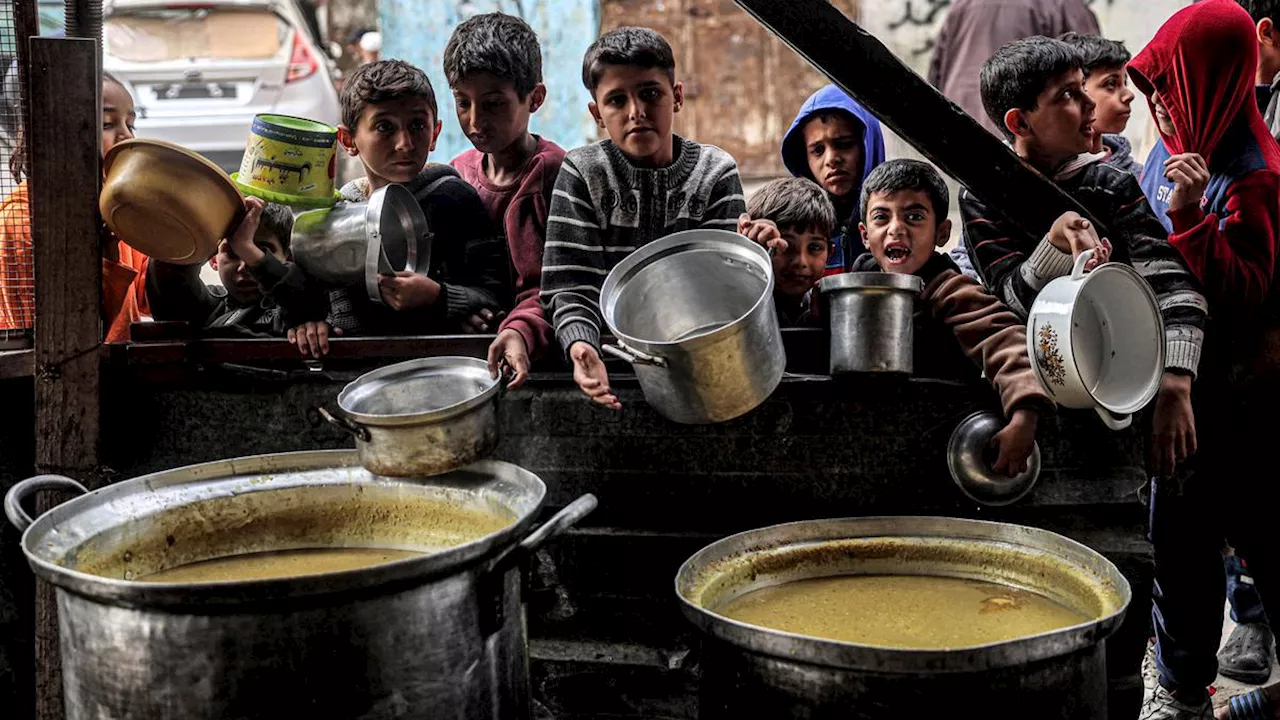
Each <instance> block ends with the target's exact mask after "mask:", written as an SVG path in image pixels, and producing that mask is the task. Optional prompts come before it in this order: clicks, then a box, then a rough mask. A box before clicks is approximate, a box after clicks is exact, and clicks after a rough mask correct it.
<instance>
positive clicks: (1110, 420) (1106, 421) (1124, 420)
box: [1089, 251, 1133, 430]
mask: <svg viewBox="0 0 1280 720" xmlns="http://www.w3.org/2000/svg"><path fill="white" fill-rule="evenodd" d="M1089 252H1092V251H1089ZM1093 409H1094V410H1095V411H1097V413H1098V417H1100V418H1102V424H1103V425H1106V426H1107V427H1109V428H1111V429H1112V430H1123V429H1125V428H1127V427H1129V425H1130V424H1131V423H1132V422H1133V416H1132V415H1117V414H1116V413H1113V412H1111V411H1110V410H1108V409H1106V408H1104V407H1098V406H1096V405H1095V406H1094V408H1093Z"/></svg>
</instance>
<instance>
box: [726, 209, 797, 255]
mask: <svg viewBox="0 0 1280 720" xmlns="http://www.w3.org/2000/svg"><path fill="white" fill-rule="evenodd" d="M738 234H739V235H745V236H746V237H747V239H748V240H750V241H752V242H756V243H759V244H761V245H763V246H764V249H765V250H768V251H769V252H770V253H774V252H783V251H785V250H786V249H787V241H786V240H784V239H782V232H781V231H779V230H778V225H777V223H775V222H774V221H772V220H752V219H751V216H750V215H748V214H746V213H742V214H741V215H739V216H738Z"/></svg>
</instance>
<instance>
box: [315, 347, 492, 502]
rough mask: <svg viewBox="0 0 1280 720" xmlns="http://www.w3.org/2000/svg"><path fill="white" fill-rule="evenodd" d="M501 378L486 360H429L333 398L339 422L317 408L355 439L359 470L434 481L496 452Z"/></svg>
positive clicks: (364, 378) (358, 382) (365, 380)
mask: <svg viewBox="0 0 1280 720" xmlns="http://www.w3.org/2000/svg"><path fill="white" fill-rule="evenodd" d="M505 387H506V380H505V378H503V377H499V378H497V379H494V378H491V377H489V366H488V365H487V364H486V363H485V361H484V360H479V359H477V358H470V357H433V358H422V359H419V360H409V361H408V362H402V363H396V364H395V365H388V366H386V367H383V368H378V369H377V370H373V371H371V372H367V373H365V374H364V375H361V376H360V377H358V378H356V379H355V380H353V381H352V382H350V383H348V384H347V386H346V387H345V388H343V389H342V392H341V393H339V394H338V407H339V408H340V409H341V410H342V413H343V414H344V415H345V417H343V416H334V415H332V414H331V413H329V412H328V411H327V410H325V409H324V408H318V411H319V413H320V415H321V416H323V417H324V419H325V420H326V421H328V422H329V423H330V424H331V425H334V426H336V427H338V428H340V429H341V430H343V431H345V432H348V433H350V434H351V435H352V436H353V437H355V439H356V449H357V450H358V451H359V452H360V463H361V464H362V465H363V466H364V467H365V469H367V470H368V471H369V472H372V473H374V474H377V475H388V476H391V477H421V476H430V475H438V474H440V473H443V472H449V471H450V470H453V469H455V468H459V467H462V466H463V465H468V464H470V463H472V462H474V461H476V460H478V459H480V458H482V457H484V456H486V455H488V454H489V453H491V452H493V448H494V447H496V446H497V444H498V403H497V398H498V397H499V395H500V394H501V392H502V389H503V388H505Z"/></svg>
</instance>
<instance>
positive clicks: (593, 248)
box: [542, 158, 609, 354]
mask: <svg viewBox="0 0 1280 720" xmlns="http://www.w3.org/2000/svg"><path fill="white" fill-rule="evenodd" d="M608 274H609V268H608V266H607V265H606V263H605V252H604V218H603V217H602V215H601V214H600V213H599V212H598V211H597V209H596V206H595V203H594V202H593V201H592V198H591V191H590V188H589V187H588V186H587V182H586V180H585V179H584V178H583V176H582V173H581V172H580V171H579V170H578V168H577V167H576V166H575V165H574V163H573V160H572V159H570V158H565V161H564V164H563V165H561V166H560V174H559V175H558V176H557V177H556V185H555V190H554V191H553V193H552V197H551V209H550V211H549V212H548V219H547V244H546V249H545V250H544V251H543V256H542V302H543V305H544V306H545V307H546V311H547V317H549V318H551V324H552V326H553V327H554V328H555V332H556V340H558V341H559V342H560V347H562V348H564V351H565V353H566V354H567V353H568V352H569V348H570V347H572V346H573V344H574V343H575V342H578V341H582V342H586V343H589V344H590V345H591V346H592V347H594V348H595V349H596V350H597V351H599V350H600V332H601V328H602V326H603V322H602V321H601V317H600V305H599V303H600V286H601V284H603V283H604V279H605V277H606V276H607V275H608Z"/></svg>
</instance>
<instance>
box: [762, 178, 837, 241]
mask: <svg viewBox="0 0 1280 720" xmlns="http://www.w3.org/2000/svg"><path fill="white" fill-rule="evenodd" d="M747 214H748V215H750V216H751V218H752V219H753V220H772V221H773V222H774V224H775V225H777V226H778V229H779V230H786V229H792V230H800V231H805V230H813V231H814V232H817V233H820V234H822V235H830V234H831V232H832V231H833V230H835V227H836V209H835V207H834V206H833V205H832V204H831V200H830V199H829V198H828V197H827V191H826V190H823V189H822V188H821V187H819V186H818V184H817V183H815V182H813V181H812V180H806V179H805V178H782V179H780V180H771V181H769V182H767V183H765V184H764V185H762V186H760V189H759V190H756V191H755V193H754V194H753V195H752V196H751V200H750V201H749V202H748V203H747Z"/></svg>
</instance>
